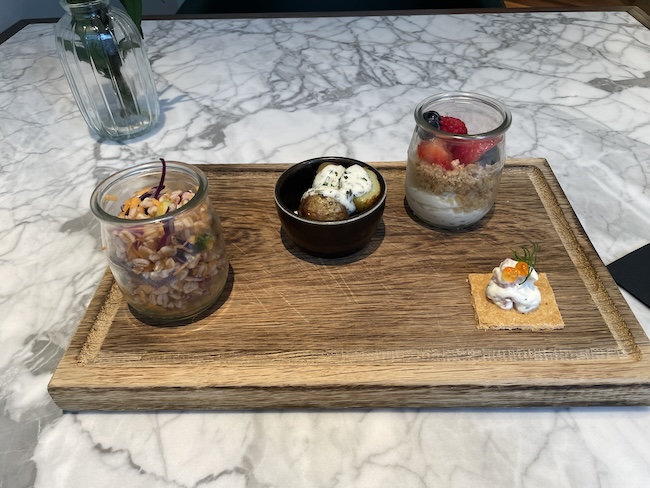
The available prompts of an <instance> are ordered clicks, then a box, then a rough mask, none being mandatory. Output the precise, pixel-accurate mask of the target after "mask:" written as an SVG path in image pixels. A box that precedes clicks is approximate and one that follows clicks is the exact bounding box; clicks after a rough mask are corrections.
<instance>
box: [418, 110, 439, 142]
mask: <svg viewBox="0 0 650 488" xmlns="http://www.w3.org/2000/svg"><path fill="white" fill-rule="evenodd" d="M423 117H424V120H426V121H427V123H428V124H429V125H430V126H431V127H433V128H434V129H440V114H439V113H438V112H436V111H435V110H430V111H428V112H424V114H423ZM418 135H419V136H420V139H422V140H426V139H431V138H432V137H433V136H432V135H431V134H429V133H428V132H427V131H426V130H424V129H418Z"/></svg>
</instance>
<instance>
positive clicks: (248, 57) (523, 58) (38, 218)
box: [0, 11, 650, 488]
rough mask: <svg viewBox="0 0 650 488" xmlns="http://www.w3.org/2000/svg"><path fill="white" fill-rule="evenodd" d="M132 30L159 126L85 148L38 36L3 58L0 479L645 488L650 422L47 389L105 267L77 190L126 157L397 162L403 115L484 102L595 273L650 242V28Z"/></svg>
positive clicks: (629, 412)
mask: <svg viewBox="0 0 650 488" xmlns="http://www.w3.org/2000/svg"><path fill="white" fill-rule="evenodd" d="M143 28H144V33H145V40H146V43H147V47H148V51H149V56H150V59H151V61H152V65H153V70H154V73H155V77H156V83H157V87H158V90H159V93H160V99H161V103H162V109H163V113H164V120H163V123H162V125H161V126H160V127H159V128H158V129H157V130H155V131H154V132H152V133H150V134H148V135H147V136H144V137H141V138H139V139H135V140H132V141H129V142H126V143H121V144H120V143H115V142H110V141H100V140H98V139H97V138H95V137H94V136H93V135H91V134H90V133H89V131H88V129H87V127H86V125H85V123H84V121H83V119H82V118H81V116H80V114H79V111H78V110H77V107H76V105H75V103H74V100H73V98H72V94H71V92H70V89H69V87H68V85H67V82H66V80H65V78H64V76H63V71H62V68H61V66H60V64H59V61H58V59H57V57H56V54H55V51H54V40H53V25H51V24H33V25H29V26H27V27H25V28H24V29H22V30H21V31H20V32H18V33H17V34H15V35H14V36H13V37H11V38H10V39H8V40H7V41H6V42H4V43H3V44H1V45H0V134H1V137H0V156H1V159H0V195H2V198H1V199H0V277H1V279H0V317H2V319H1V320H0V351H1V352H2V353H1V354H0V407H1V408H0V486H2V487H11V488H22V487H32V486H35V487H47V488H74V487H84V488H87V487H103V486H107V487H108V486H120V487H123V488H128V487H142V486H147V487H161V488H172V487H174V488H178V487H201V488H207V487H244V486H245V487H261V486H264V487H273V488H275V487H278V488H279V487H283V488H286V487H298V486H308V487H330V488H331V487H351V486H354V487H389V486H391V487H392V486H399V487H407V486H408V487H425V486H440V487H473V488H477V487H495V486H525V487H548V486H553V487H555V488H559V487H571V488H576V487H593V486H598V487H612V488H613V487H617V488H618V487H639V488H640V487H647V486H649V484H650V481H649V480H650V455H649V453H650V409H648V408H558V409H551V408H543V409H490V410H487V409H479V408H477V409H449V410H436V409H431V410H364V411H322V412H321V411H266V412H258V413H252V412H221V413H204V412H193V413H189V412H163V413H153V412H143V413H111V414H107V413H79V414H73V413H62V412H61V411H60V410H59V409H58V407H57V406H56V405H55V404H54V403H53V402H52V401H51V399H50V397H49V395H48V393H47V383H48V381H49V379H50V378H51V375H52V373H53V371H54V369H55V368H56V365H57V363H58V360H59V359H60V357H61V356H62V354H63V351H64V349H65V347H66V346H67V344H68V342H69V340H70V338H71V337H72V334H73V333H74V331H75V328H76V326H77V324H78V322H79V320H80V319H81V316H82V314H83V311H84V310H85V307H86V306H87V305H88V303H89V301H90V298H91V297H92V295H93V293H94V290H95V287H96V286H97V284H98V283H99V280H100V277H101V275H102V273H103V271H104V269H105V266H106V262H105V258H104V256H103V255H102V251H101V249H100V241H99V232H98V226H97V224H96V223H95V222H94V220H93V218H92V216H91V214H90V211H89V205H88V202H89V197H90V193H91V191H92V190H93V188H94V187H95V185H96V184H97V183H98V181H99V180H101V179H103V178H104V177H106V176H108V175H109V174H111V173H113V172H115V171H116V170H119V169H122V168H125V167H127V166H130V165H133V164H135V163H139V162H144V161H148V160H152V159H156V158H158V157H160V156H164V157H165V158H168V159H170V160H182V161H188V162H192V163H196V164H205V163H269V162H273V163H276V162H284V163H291V162H297V161H300V160H303V159H308V158H310V157H313V156H320V155H340V156H349V157H353V158H358V159H362V160H366V161H395V160H404V159H405V157H406V147H407V144H408V141H409V138H410V135H411V132H412V130H413V126H414V122H413V118H412V109H413V107H414V106H415V105H416V103H417V102H419V101H420V100H422V99H423V98H425V97H427V96H429V95H431V94H434V93H437V92H442V91H449V90H454V91H455V90H462V91H470V92H479V93H484V94H487V95H490V96H493V97H495V98H498V99H500V100H502V101H503V102H504V103H506V105H508V107H509V108H510V109H511V110H512V113H513V120H514V121H513V124H512V128H511V129H510V131H509V133H508V148H507V152H508V156H509V157H544V158H546V159H547V160H548V161H549V164H550V165H551V167H552V169H553V170H554V172H555V174H556V175H557V178H558V180H559V182H560V184H561V186H562V188H563V189H564V191H565V192H566V194H567V196H568V198H569V200H570V202H571V204H572V205H573V207H574V209H575V212H576V214H577V215H578V217H579V219H580V221H581V223H582V224H583V226H584V228H585V230H586V232H587V234H588V235H589V237H590V239H591V240H592V242H593V244H594V247H595V248H596V250H597V252H598V253H599V255H600V256H601V258H602V259H603V261H604V262H605V263H606V264H608V263H609V262H611V261H613V260H615V259H617V258H619V257H621V256H623V255H625V254H627V253H629V252H630V251H632V250H634V249H636V248H638V247H640V246H642V245H644V244H646V243H648V242H650V183H649V180H650V30H648V29H647V28H646V27H644V26H643V25H642V24H641V23H640V22H639V21H638V20H636V19H635V18H634V17H633V16H632V15H630V14H629V13H627V12H622V11H617V12H567V13H553V12H543V13H528V12H522V13H501V14H459V15H440V16H427V15H423V16H389V17H365V18H360V17H342V18H309V19H296V18H294V19H281V18H278V19H256V20H241V19H240V20H159V21H145V22H144V24H143ZM625 297H626V299H627V300H628V302H629V303H630V306H631V308H632V310H633V311H634V313H635V314H636V316H637V318H638V319H639V321H640V322H641V324H642V326H643V327H644V328H645V330H646V332H650V310H649V309H648V308H647V307H645V306H643V305H642V304H640V303H639V302H637V301H635V300H634V299H633V298H632V297H630V296H629V295H627V294H626V295H625Z"/></svg>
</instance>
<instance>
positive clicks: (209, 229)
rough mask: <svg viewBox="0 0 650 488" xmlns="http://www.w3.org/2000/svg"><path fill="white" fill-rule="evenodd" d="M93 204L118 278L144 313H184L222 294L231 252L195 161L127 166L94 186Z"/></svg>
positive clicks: (177, 316)
mask: <svg viewBox="0 0 650 488" xmlns="http://www.w3.org/2000/svg"><path fill="white" fill-rule="evenodd" d="M159 188H160V190H159ZM90 207H91V210H92V212H93V214H94V215H95V217H97V219H98V220H99V222H100V224H101V234H102V244H103V246H104V252H106V255H107V257H108V262H109V267H110V269H111V272H112V273H113V277H114V278H115V281H116V283H117V285H118V286H119V288H120V290H121V291H122V294H123V295H124V297H125V299H126V301H127V302H128V304H129V305H131V307H133V308H134V309H135V310H136V311H137V312H139V313H140V314H141V315H144V316H146V317H150V318H153V319H158V320H160V321H170V320H181V319H185V318H188V317H192V316H195V315H197V314H198V313H200V312H202V311H203V310H205V309H206V308H208V307H210V305H212V304H213V303H214V302H215V301H216V300H217V298H218V297H219V295H220V294H221V292H222V291H223V289H224V286H225V284H226V279H227V277H228V257H227V255H226V249H225V241H224V236H223V232H222V229H221V222H220V220H219V217H218V216H217V214H216V213H215V211H214V208H213V207H212V204H211V202H210V199H209V197H208V180H207V178H206V176H205V174H204V173H203V172H202V171H201V170H199V169H198V168H197V167H195V166H192V165H189V164H185V163H179V162H167V163H166V164H165V165H164V166H162V165H161V163H160V162H152V163H145V164H142V165H139V166H136V167H133V168H131V169H126V170H123V171H121V172H119V173H116V174H114V175H112V176H110V177H109V178H107V179H106V180H104V181H103V182H102V183H100V184H99V185H98V186H97V188H96V189H95V191H94V192H93V194H92V196H91V201H90Z"/></svg>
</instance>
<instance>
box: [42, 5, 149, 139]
mask: <svg viewBox="0 0 650 488" xmlns="http://www.w3.org/2000/svg"><path fill="white" fill-rule="evenodd" d="M60 3H61V6H62V7H63V8H64V9H65V11H66V13H65V15H64V16H63V17H62V18H61V19H60V20H59V22H58V23H57V24H56V27H55V29H54V34H55V38H56V51H57V54H58V55H59V59H60V60H61V64H62V65H63V71H64V72H65V76H66V78H67V80H68V83H69V84H70V88H71V90H72V94H73V95H74V98H75V101H76V102H77V105H78V106H79V110H80V111H81V115H82V116H83V118H84V120H85V121H86V123H87V124H88V126H89V127H90V128H91V129H92V130H93V131H94V132H95V133H97V134H98V135H99V136H100V137H104V138H107V139H112V140H118V141H119V140H124V139H129V138H132V137H136V136H139V135H141V134H143V133H145V132H147V131H149V130H150V129H152V128H153V127H154V126H155V125H156V123H157V122H158V119H159V116H160V106H159V104H158V93H157V92H156V85H155V83H154V79H153V73H152V72H151V64H150V63H149V59H148V58H147V52H146V50H145V46H144V41H143V39H142V36H141V35H140V32H139V31H138V28H137V27H136V26H135V24H134V23H133V21H132V20H131V18H130V17H129V16H128V15H127V14H126V13H125V12H124V11H123V10H120V9H112V8H111V7H110V6H109V0H90V1H80V0H60Z"/></svg>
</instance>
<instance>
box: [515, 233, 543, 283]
mask: <svg viewBox="0 0 650 488" xmlns="http://www.w3.org/2000/svg"><path fill="white" fill-rule="evenodd" d="M531 244H532V246H533V249H532V250H531V249H529V248H528V247H526V246H521V253H522V254H519V253H518V252H517V251H515V250H514V249H513V250H512V257H513V259H514V260H515V261H522V262H524V263H526V264H527V265H528V274H527V275H526V279H525V280H524V281H522V282H521V283H522V284H523V283H526V280H528V277H529V276H530V274H531V273H532V272H533V268H535V264H537V251H539V244H537V243H536V242H531Z"/></svg>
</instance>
